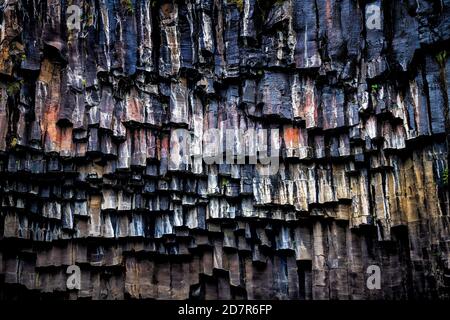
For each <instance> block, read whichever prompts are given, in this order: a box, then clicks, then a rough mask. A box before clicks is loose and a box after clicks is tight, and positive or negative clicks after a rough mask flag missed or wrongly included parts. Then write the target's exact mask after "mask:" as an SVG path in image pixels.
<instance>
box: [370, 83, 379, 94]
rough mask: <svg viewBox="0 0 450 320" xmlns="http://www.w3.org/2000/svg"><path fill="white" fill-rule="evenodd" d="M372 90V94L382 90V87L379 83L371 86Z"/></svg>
mask: <svg viewBox="0 0 450 320" xmlns="http://www.w3.org/2000/svg"><path fill="white" fill-rule="evenodd" d="M370 89H371V91H372V92H375V91H378V90H380V89H381V85H379V84H378V83H374V84H372V85H371V86H370Z"/></svg>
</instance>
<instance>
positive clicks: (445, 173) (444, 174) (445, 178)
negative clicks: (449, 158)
mask: <svg viewBox="0 0 450 320" xmlns="http://www.w3.org/2000/svg"><path fill="white" fill-rule="evenodd" d="M442 182H443V184H444V186H446V187H447V186H448V169H444V171H442Z"/></svg>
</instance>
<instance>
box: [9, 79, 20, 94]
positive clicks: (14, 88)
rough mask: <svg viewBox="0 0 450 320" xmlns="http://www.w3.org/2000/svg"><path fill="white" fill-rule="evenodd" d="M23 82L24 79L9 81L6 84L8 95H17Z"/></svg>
mask: <svg viewBox="0 0 450 320" xmlns="http://www.w3.org/2000/svg"><path fill="white" fill-rule="evenodd" d="M22 84H23V80H20V81H13V82H10V83H8V84H7V86H6V93H7V94H8V96H15V95H16V94H17V93H18V92H19V91H20V87H21V86H22Z"/></svg>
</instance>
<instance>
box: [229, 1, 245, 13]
mask: <svg viewBox="0 0 450 320" xmlns="http://www.w3.org/2000/svg"><path fill="white" fill-rule="evenodd" d="M228 3H230V4H235V5H236V7H237V8H238V10H239V11H242V10H243V9H244V0H229V1H228Z"/></svg>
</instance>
